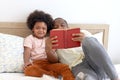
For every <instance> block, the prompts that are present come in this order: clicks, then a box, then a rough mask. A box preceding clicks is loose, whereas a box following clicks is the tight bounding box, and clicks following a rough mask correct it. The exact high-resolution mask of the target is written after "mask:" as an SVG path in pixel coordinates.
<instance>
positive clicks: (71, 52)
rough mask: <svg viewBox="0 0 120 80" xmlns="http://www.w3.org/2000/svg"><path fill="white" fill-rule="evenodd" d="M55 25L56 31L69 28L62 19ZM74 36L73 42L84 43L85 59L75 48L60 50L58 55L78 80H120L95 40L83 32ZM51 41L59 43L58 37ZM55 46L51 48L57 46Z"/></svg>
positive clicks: (105, 53) (103, 50) (56, 21)
mask: <svg viewBox="0 0 120 80" xmlns="http://www.w3.org/2000/svg"><path fill="white" fill-rule="evenodd" d="M53 24H54V28H55V29H58V28H59V29H65V28H68V24H67V22H66V21H65V20H64V19H62V18H56V19H55V20H54V21H53ZM73 36H74V38H73V39H72V40H73V41H81V42H82V49H83V52H84V55H85V58H81V59H80V57H81V54H80V52H77V50H75V48H71V49H58V50H57V54H58V57H59V60H60V62H61V63H65V64H68V65H69V66H70V67H71V70H72V72H73V74H74V76H76V80H105V79H107V77H109V78H110V79H111V80H119V79H118V75H117V72H116V70H115V68H114V66H113V64H112V62H111V60H110V58H109V56H108V54H107V52H106V51H105V49H104V48H103V46H102V45H101V44H100V43H99V42H98V41H97V40H96V39H95V38H93V37H88V36H86V35H85V33H84V32H82V31H81V33H78V34H73ZM50 40H51V42H52V43H54V44H55V43H56V42H57V40H56V37H52V38H51V39H50ZM49 44H51V43H49ZM54 44H52V45H51V46H57V45H56V44H55V45H54ZM51 46H49V47H51ZM48 49H50V48H48ZM75 55H78V56H75ZM98 55H99V56H98ZM68 56H69V57H68ZM82 59H83V60H82ZM80 60H82V62H81V61H80ZM73 63H74V65H73Z"/></svg>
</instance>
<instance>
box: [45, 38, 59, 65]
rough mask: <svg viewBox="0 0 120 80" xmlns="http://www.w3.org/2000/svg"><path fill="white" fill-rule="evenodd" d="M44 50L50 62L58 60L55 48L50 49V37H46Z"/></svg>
mask: <svg viewBox="0 0 120 80" xmlns="http://www.w3.org/2000/svg"><path fill="white" fill-rule="evenodd" d="M45 50H46V54H47V58H48V60H49V61H50V62H53V63H55V62H58V56H57V54H56V50H55V49H52V42H51V39H50V38H47V39H46V47H45Z"/></svg>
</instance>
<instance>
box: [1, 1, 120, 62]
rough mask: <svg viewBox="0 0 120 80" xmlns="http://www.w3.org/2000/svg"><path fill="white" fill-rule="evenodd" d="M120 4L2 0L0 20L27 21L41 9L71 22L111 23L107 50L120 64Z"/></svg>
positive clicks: (54, 16)
mask: <svg viewBox="0 0 120 80" xmlns="http://www.w3.org/2000/svg"><path fill="white" fill-rule="evenodd" d="M119 4H120V2H119V0H0V22H4V21H9V22H13V21H14V22H25V21H26V17H27V16H28V15H29V13H30V12H32V11H33V10H35V9H38V10H43V11H45V12H48V13H50V14H51V15H52V16H53V18H56V17H62V18H64V19H66V20H67V21H68V22H69V23H90V24H91V23H93V24H97V23H103V24H109V25H110V31H109V43H108V46H109V47H108V52H109V55H110V58H111V59H112V61H113V62H114V63H120V59H119V56H120V37H119V34H120V31H119V30H120V27H119V26H120V22H119V21H120V9H119V7H120V5H119Z"/></svg>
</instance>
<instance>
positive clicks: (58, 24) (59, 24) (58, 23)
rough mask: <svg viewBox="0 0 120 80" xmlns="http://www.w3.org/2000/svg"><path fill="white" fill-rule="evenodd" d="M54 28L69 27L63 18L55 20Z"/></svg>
mask: <svg viewBox="0 0 120 80" xmlns="http://www.w3.org/2000/svg"><path fill="white" fill-rule="evenodd" d="M54 28H55V29H65V28H68V25H67V23H66V22H65V21H64V20H63V19H56V20H55V21H54Z"/></svg>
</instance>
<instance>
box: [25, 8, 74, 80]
mask: <svg viewBox="0 0 120 80" xmlns="http://www.w3.org/2000/svg"><path fill="white" fill-rule="evenodd" d="M52 21H53V19H52V17H51V15H49V14H47V13H45V12H43V11H37V10H36V11H34V12H32V13H31V14H30V15H29V16H28V18H27V26H28V28H29V29H30V30H31V31H32V33H33V34H31V35H29V36H27V37H26V38H25V40H24V74H25V75H27V76H36V77H41V76H42V75H43V74H47V75H50V76H54V77H56V78H58V76H59V75H61V76H63V80H74V76H73V75H72V73H71V71H70V69H69V67H68V65H66V64H62V63H53V62H54V61H53V62H50V61H49V59H48V57H49V56H50V55H51V54H54V55H53V60H55V59H54V57H55V58H56V57H57V56H56V53H55V51H54V50H51V51H49V52H46V50H45V45H46V44H45V40H46V35H47V34H48V33H49V31H50V30H51V29H52ZM56 62H58V61H57V60H56Z"/></svg>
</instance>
